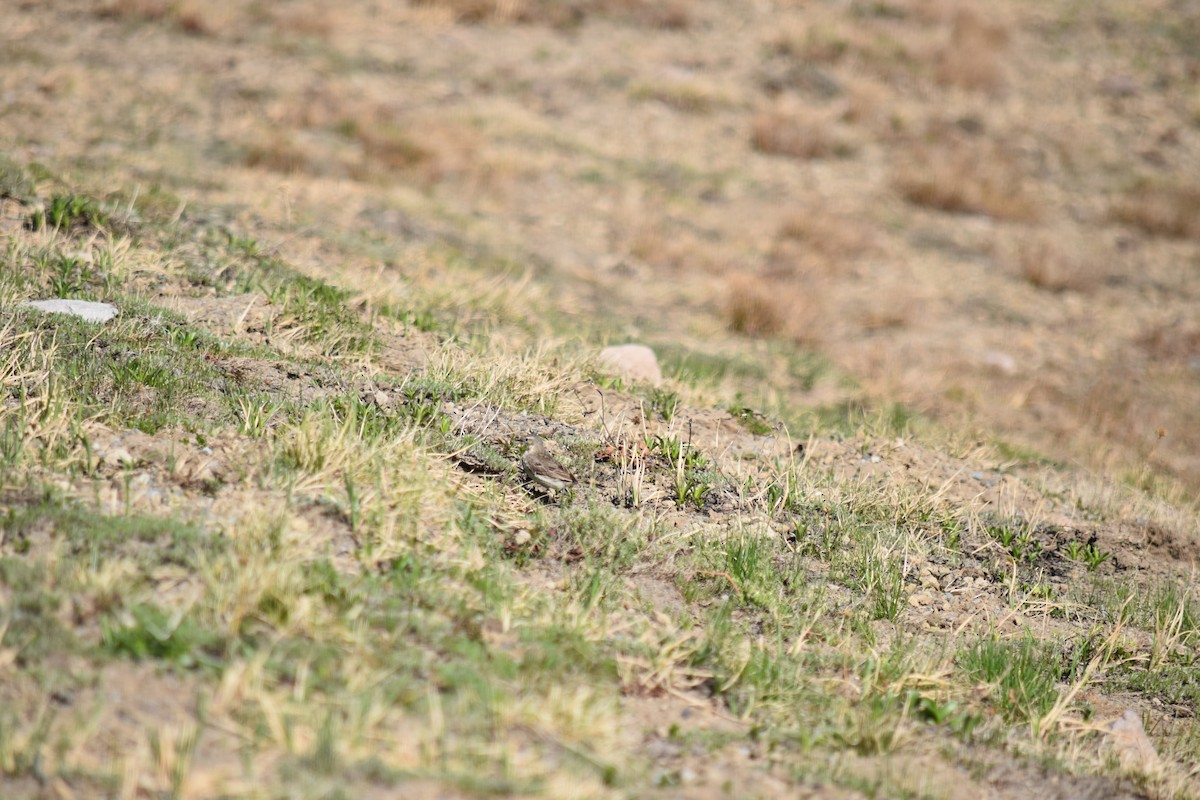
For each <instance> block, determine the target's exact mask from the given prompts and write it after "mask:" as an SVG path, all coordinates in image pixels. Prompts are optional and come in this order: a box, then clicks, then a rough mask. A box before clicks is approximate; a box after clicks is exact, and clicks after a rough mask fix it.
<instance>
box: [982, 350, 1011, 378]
mask: <svg viewBox="0 0 1200 800" xmlns="http://www.w3.org/2000/svg"><path fill="white" fill-rule="evenodd" d="M983 363H984V365H985V366H988V367H991V368H992V369H994V370H996V371H997V372H1000V373H1003V374H1004V375H1016V374H1017V360H1016V359H1015V358H1013V357H1012V356H1010V355H1009V354H1008V353H1003V352H1001V351H999V350H988V351H987V352H986V353H984V354H983Z"/></svg>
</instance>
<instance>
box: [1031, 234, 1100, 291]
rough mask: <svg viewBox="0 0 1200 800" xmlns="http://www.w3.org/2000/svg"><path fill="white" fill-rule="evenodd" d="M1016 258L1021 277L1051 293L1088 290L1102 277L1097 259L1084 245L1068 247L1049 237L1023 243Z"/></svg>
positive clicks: (1060, 241) (1076, 243)
mask: <svg viewBox="0 0 1200 800" xmlns="http://www.w3.org/2000/svg"><path fill="white" fill-rule="evenodd" d="M1014 259H1015V262H1016V271H1017V274H1019V275H1020V276H1021V277H1022V278H1023V279H1024V280H1025V281H1026V282H1027V283H1029V284H1030V285H1031V286H1036V287H1037V288H1039V289H1045V290H1047V291H1050V292H1064V291H1068V290H1070V291H1086V290H1088V289H1091V288H1093V287H1094V286H1095V284H1096V279H1097V277H1098V276H1097V270H1096V263H1095V256H1094V255H1093V254H1091V253H1089V252H1088V251H1087V249H1086V248H1085V247H1084V245H1083V244H1082V243H1081V242H1073V243H1070V244H1064V243H1063V242H1062V240H1061V239H1059V238H1057V237H1051V236H1050V235H1048V234H1044V235H1041V236H1037V237H1034V238H1032V239H1028V240H1022V241H1021V242H1020V243H1019V244H1018V245H1017V247H1016V252H1015V254H1014Z"/></svg>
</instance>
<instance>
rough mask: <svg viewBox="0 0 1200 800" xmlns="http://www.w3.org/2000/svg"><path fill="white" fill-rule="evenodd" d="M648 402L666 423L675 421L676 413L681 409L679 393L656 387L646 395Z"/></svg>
mask: <svg viewBox="0 0 1200 800" xmlns="http://www.w3.org/2000/svg"><path fill="white" fill-rule="evenodd" d="M646 400H647V402H649V403H650V408H651V409H653V410H654V412H655V413H657V414H658V415H659V416H660V417H662V418H663V421H664V422H670V421H671V420H673V419H675V411H676V409H678V408H679V392H676V391H673V390H671V389H666V388H663V387H655V388H653V389H651V390H650V391H649V392H648V393H647V394H646Z"/></svg>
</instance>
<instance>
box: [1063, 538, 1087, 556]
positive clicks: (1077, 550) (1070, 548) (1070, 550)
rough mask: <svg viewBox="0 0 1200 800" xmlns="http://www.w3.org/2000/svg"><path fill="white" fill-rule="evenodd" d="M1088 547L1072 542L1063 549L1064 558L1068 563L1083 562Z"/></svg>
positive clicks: (1081, 543)
mask: <svg viewBox="0 0 1200 800" xmlns="http://www.w3.org/2000/svg"><path fill="white" fill-rule="evenodd" d="M1085 547H1086V545H1085V544H1084V543H1083V542H1078V541H1070V542H1067V544H1066V546H1065V547H1063V556H1064V557H1065V558H1066V559H1067V560H1068V561H1083V551H1084V548H1085Z"/></svg>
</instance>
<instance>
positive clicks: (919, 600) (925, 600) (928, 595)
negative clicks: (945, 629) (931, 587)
mask: <svg viewBox="0 0 1200 800" xmlns="http://www.w3.org/2000/svg"><path fill="white" fill-rule="evenodd" d="M908 604H909V605H910V606H913V607H914V608H919V607H921V606H931V605H933V592H929V591H922V592H916V593H915V594H913V595H910V596H909V598H908Z"/></svg>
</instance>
